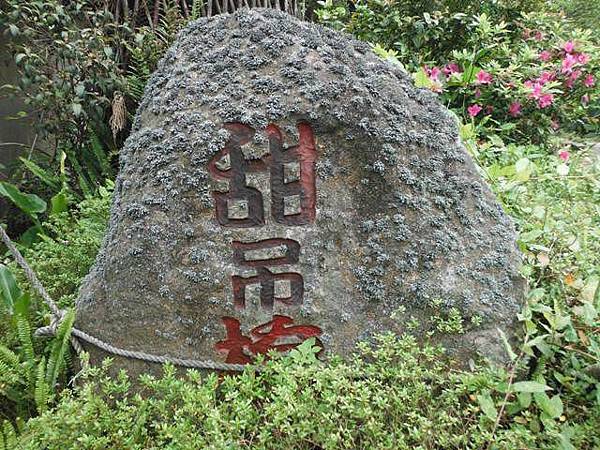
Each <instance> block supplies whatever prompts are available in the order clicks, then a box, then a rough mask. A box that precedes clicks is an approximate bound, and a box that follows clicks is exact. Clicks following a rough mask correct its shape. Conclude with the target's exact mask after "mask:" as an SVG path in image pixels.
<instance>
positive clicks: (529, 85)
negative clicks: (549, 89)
mask: <svg viewBox="0 0 600 450" xmlns="http://www.w3.org/2000/svg"><path fill="white" fill-rule="evenodd" d="M523 85H524V86H525V87H527V88H530V89H531V88H532V87H533V81H531V80H525V82H523Z"/></svg>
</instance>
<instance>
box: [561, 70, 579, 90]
mask: <svg viewBox="0 0 600 450" xmlns="http://www.w3.org/2000/svg"><path fill="white" fill-rule="evenodd" d="M579 75H581V70H575V71H573V72H572V73H571V75H569V78H568V79H567V81H566V82H565V84H566V85H567V87H568V88H569V89H571V88H572V87H573V84H575V81H576V80H577V78H579Z"/></svg>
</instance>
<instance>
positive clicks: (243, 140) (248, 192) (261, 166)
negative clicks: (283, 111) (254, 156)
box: [208, 123, 267, 228]
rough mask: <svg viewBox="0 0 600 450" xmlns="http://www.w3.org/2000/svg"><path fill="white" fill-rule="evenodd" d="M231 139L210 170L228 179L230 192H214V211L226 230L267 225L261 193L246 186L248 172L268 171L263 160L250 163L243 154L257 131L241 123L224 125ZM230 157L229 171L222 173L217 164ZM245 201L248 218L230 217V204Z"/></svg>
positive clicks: (212, 163)
mask: <svg viewBox="0 0 600 450" xmlns="http://www.w3.org/2000/svg"><path fill="white" fill-rule="evenodd" d="M225 128H227V129H228V130H229V133H230V134H231V137H230V138H229V140H228V141H227V143H226V144H225V148H223V150H221V151H220V152H219V153H217V155H216V156H215V157H214V158H213V159H211V160H210V161H209V163H208V171H209V172H210V174H211V175H212V176H213V178H215V179H217V180H228V181H229V191H228V192H227V193H223V192H217V191H213V198H214V199H215V209H216V213H217V220H218V222H219V224H221V225H223V226H224V227H241V228H247V227H255V226H258V225H264V223H265V218H264V207H263V199H262V194H261V193H260V191H259V190H258V189H254V188H252V187H249V186H246V173H247V172H256V171H261V170H265V168H266V167H267V166H266V164H265V163H264V161H262V160H258V161H247V160H246V159H245V158H244V154H243V152H242V145H244V144H247V143H249V142H250V141H252V137H253V136H254V130H253V129H252V128H250V127H249V126H247V125H243V124H241V123H229V124H226V125H225ZM227 155H229V168H228V169H226V170H222V169H220V168H219V167H217V163H218V162H219V161H221V159H222V158H223V157H225V156H227ZM236 201H237V202H245V204H246V207H247V211H248V214H247V216H246V217H245V218H231V217H229V205H228V204H229V203H230V202H236Z"/></svg>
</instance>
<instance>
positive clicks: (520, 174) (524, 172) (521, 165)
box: [515, 158, 533, 181]
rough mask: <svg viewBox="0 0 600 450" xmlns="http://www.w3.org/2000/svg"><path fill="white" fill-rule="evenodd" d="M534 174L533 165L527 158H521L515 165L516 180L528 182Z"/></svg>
mask: <svg viewBox="0 0 600 450" xmlns="http://www.w3.org/2000/svg"><path fill="white" fill-rule="evenodd" d="M531 172H533V165H532V163H531V161H529V159H527V158H521V159H519V160H518V161H517V162H516V163H515V179H516V180H517V181H527V180H529V177H530V176H531Z"/></svg>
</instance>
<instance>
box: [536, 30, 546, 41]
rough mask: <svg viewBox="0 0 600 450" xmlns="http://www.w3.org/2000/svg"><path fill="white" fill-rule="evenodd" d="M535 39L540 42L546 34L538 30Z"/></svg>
mask: <svg viewBox="0 0 600 450" xmlns="http://www.w3.org/2000/svg"><path fill="white" fill-rule="evenodd" d="M534 39H535V40H536V41H538V42H540V41H541V40H542V39H544V35H543V34H542V32H541V31H536V32H535V36H534Z"/></svg>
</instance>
